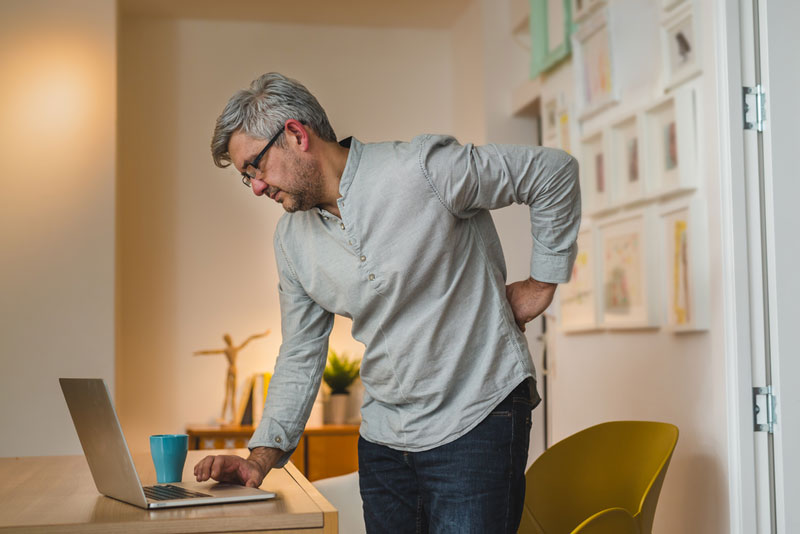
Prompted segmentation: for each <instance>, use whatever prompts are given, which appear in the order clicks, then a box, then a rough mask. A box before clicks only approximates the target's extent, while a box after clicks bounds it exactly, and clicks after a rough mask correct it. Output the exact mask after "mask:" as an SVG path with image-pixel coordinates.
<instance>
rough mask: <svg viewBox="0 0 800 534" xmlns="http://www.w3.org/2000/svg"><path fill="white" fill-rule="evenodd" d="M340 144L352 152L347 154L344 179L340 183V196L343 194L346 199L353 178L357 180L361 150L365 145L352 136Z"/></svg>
mask: <svg viewBox="0 0 800 534" xmlns="http://www.w3.org/2000/svg"><path fill="white" fill-rule="evenodd" d="M339 144H340V145H342V146H343V147H349V148H350V152H349V153H348V154H347V163H346V164H345V166H344V171H343V172H342V178H341V180H340V181H339V194H341V195H342V197H346V196H347V190H348V189H350V184H352V183H353V178H355V176H356V172H357V171H358V164H359V162H360V161H361V149H362V147H363V146H364V145H363V144H362V143H361V142H360V141H359V140H358V139H356V138H355V137H352V136H351V137H347V138H345V139H342V140H341V141H339Z"/></svg>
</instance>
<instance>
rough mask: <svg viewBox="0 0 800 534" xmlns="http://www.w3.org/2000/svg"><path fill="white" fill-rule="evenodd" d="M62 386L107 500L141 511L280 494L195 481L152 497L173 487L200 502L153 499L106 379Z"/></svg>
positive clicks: (63, 381)
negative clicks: (142, 480) (188, 493)
mask: <svg viewBox="0 0 800 534" xmlns="http://www.w3.org/2000/svg"><path fill="white" fill-rule="evenodd" d="M59 382H60V383H61V390H62V391H63V392H64V399H66V401H67V406H68V408H69V413H70V415H71V416H72V422H73V423H74V424H75V430H76V431H77V432H78V438H79V439H80V441H81V446H82V447H83V452H84V454H85V455H86V461H87V462H88V463H89V469H90V470H91V472H92V478H94V484H95V486H97V491H99V492H100V493H102V494H103V495H106V496H108V497H112V498H114V499H117V500H120V501H123V502H126V503H129V504H133V505H135V506H138V507H140V508H173V507H177V506H195V505H200V504H220V503H226V502H242V501H259V500H266V499H271V498H273V497H275V494H274V493H271V492H268V491H262V490H260V489H256V488H246V487H244V486H239V485H236V484H220V483H216V482H213V481H208V482H204V483H197V482H193V481H192V482H176V483H171V484H159V485H157V486H151V488H154V490H149V491H163V487H164V486H167V485H169V486H178V487H180V488H183V489H185V490H188V491H189V492H192V493H193V494H195V496H191V497H186V498H177V499H172V498H171V499H167V500H155V499H149V498H147V497H146V496H145V491H144V489H143V488H142V483H141V481H140V480H139V475H138V474H137V473H136V467H135V466H134V464H133V458H131V453H130V450H129V449H128V444H127V443H126V442H125V436H124V435H123V434H122V427H121V426H120V424H119V419H118V418H117V412H116V411H115V410H114V405H113V403H112V402H111V396H110V395H109V392H108V387H107V386H106V383H105V381H103V380H102V379H100V378H60V379H59Z"/></svg>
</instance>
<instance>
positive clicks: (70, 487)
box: [0, 449, 338, 534]
mask: <svg viewBox="0 0 800 534" xmlns="http://www.w3.org/2000/svg"><path fill="white" fill-rule="evenodd" d="M209 453H214V454H238V455H240V456H246V455H247V454H248V451H247V450H246V449H237V450H233V451H189V454H188V456H187V458H186V464H185V466H184V472H183V479H184V480H185V481H188V480H191V479H193V475H192V471H193V469H194V465H195V463H197V462H198V461H200V459H202V458H203V457H204V456H205V455H207V454H209ZM134 463H135V464H136V469H137V471H138V472H139V478H140V479H141V480H142V484H143V485H151V484H155V483H156V477H155V469H154V467H153V462H152V461H151V459H150V456H149V454H144V455H134ZM261 489H264V490H267V491H273V492H275V493H276V494H277V497H276V498H275V499H271V500H269V501H262V502H253V503H233V504H220V505H208V506H189V507H184V508H172V509H160V510H145V509H142V508H138V507H136V506H133V505H130V504H127V503H123V502H120V501H116V500H114V499H110V498H108V497H105V496H103V495H101V494H100V493H98V492H97V489H96V488H95V485H94V481H93V480H92V476H91V472H90V471H89V466H88V464H87V463H86V459H85V458H84V457H83V456H39V457H24V458H0V532H12V531H13V532H15V533H16V532H20V533H28V532H81V533H84V532H85V533H91V532H103V533H107V532H114V533H116V532H134V531H135V532H159V533H183V532H231V531H240V532H241V531H250V532H254V531H267V532H270V533H274V534H278V533H282V534H289V533H297V532H308V533H312V532H319V533H324V534H335V533H336V532H337V522H338V519H337V517H338V516H337V512H336V510H335V509H334V508H333V506H332V505H331V504H330V503H329V502H328V501H326V500H325V498H324V497H322V495H321V494H320V493H319V492H318V491H317V490H316V488H314V486H313V485H311V483H310V482H308V480H306V479H305V478H304V477H303V475H302V474H301V473H300V472H299V471H298V470H297V469H296V468H295V467H294V466H293V465H292V464H291V463H289V464H287V466H286V467H285V468H284V469H273V470H272V471H270V473H269V474H268V475H267V477H266V478H265V479H264V483H263V484H262V485H261ZM299 529H302V530H299Z"/></svg>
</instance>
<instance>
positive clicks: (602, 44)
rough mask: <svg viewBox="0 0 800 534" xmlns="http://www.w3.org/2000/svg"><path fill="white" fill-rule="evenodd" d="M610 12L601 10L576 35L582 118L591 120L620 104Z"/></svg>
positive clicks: (576, 66) (576, 67)
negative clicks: (618, 100) (617, 103)
mask: <svg viewBox="0 0 800 534" xmlns="http://www.w3.org/2000/svg"><path fill="white" fill-rule="evenodd" d="M608 19H609V11H608V10H607V9H601V10H598V11H596V12H595V13H594V14H593V15H592V16H591V18H589V19H587V20H586V21H585V22H583V23H581V25H580V28H579V29H578V31H577V32H576V33H575V36H574V45H575V63H574V64H575V69H576V75H577V76H576V78H577V80H578V102H579V104H580V112H579V113H580V118H581V119H582V120H585V119H588V118H590V117H592V116H593V115H595V114H597V113H599V112H600V111H602V110H603V109H605V108H607V107H609V106H611V105H612V104H614V103H616V102H617V99H618V95H617V93H618V90H617V86H616V84H615V81H614V65H613V55H612V41H611V33H610V32H609V24H608V23H609V20H608Z"/></svg>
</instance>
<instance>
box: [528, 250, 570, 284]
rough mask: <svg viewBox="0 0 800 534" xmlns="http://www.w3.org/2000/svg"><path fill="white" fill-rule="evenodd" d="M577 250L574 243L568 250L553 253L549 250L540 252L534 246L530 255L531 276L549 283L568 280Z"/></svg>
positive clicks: (560, 282) (559, 282)
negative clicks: (561, 252)
mask: <svg viewBox="0 0 800 534" xmlns="http://www.w3.org/2000/svg"><path fill="white" fill-rule="evenodd" d="M577 252H578V247H577V246H576V245H574V244H573V245H572V247H570V250H569V252H565V253H563V254H554V253H552V252H550V251H548V252H541V251H537V250H536V247H534V249H533V254H532V255H531V278H533V279H534V280H537V281H539V282H547V283H550V284H563V283H566V282H569V279H570V276H571V275H572V265H573V264H574V263H575V256H576V255H577Z"/></svg>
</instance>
